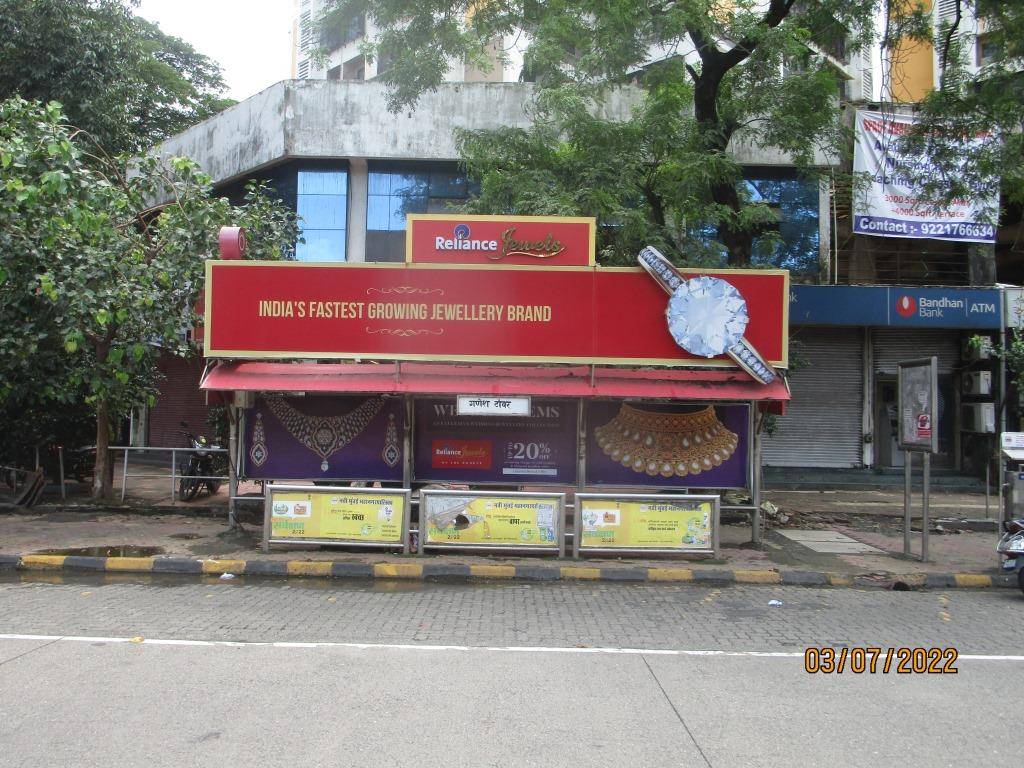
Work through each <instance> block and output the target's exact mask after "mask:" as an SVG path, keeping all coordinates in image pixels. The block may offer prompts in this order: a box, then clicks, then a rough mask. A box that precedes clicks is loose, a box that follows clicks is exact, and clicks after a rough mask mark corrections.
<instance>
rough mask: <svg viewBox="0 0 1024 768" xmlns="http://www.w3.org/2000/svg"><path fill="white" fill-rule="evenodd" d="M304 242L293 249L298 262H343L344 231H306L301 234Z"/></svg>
mask: <svg viewBox="0 0 1024 768" xmlns="http://www.w3.org/2000/svg"><path fill="white" fill-rule="evenodd" d="M302 237H303V239H304V240H305V242H304V243H299V244H298V245H297V246H296V247H295V258H296V259H298V260H299V261H344V260H345V230H343V229H308V230H305V231H304V232H303V233H302Z"/></svg>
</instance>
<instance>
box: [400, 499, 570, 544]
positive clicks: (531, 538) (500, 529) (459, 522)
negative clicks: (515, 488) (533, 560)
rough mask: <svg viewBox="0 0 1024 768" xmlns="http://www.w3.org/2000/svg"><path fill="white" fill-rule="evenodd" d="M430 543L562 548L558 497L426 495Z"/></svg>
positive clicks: (424, 516)
mask: <svg viewBox="0 0 1024 768" xmlns="http://www.w3.org/2000/svg"><path fill="white" fill-rule="evenodd" d="M420 503H421V519H422V520H423V521H425V530H426V540H425V541H426V543H427V544H453V545H457V544H465V545H470V546H478V545H484V546H488V545H489V546H501V547H516V546H519V547H522V546H529V547H551V548H552V549H556V548H558V531H559V525H558V518H559V515H560V514H561V505H560V503H559V499H558V497H543V496H539V497H533V496H477V495H470V494H466V495H462V494H458V495H452V496H449V495H432V494H429V493H426V494H423V496H422V499H421V502H420Z"/></svg>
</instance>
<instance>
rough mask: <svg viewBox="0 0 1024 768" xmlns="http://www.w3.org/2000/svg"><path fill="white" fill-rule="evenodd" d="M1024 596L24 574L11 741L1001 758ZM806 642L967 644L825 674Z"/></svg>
mask: <svg viewBox="0 0 1024 768" xmlns="http://www.w3.org/2000/svg"><path fill="white" fill-rule="evenodd" d="M50 582H56V583H50ZM772 600H778V601H781V603H782V605H779V606H772V605H769V601H772ZM1022 612H1024V597H1022V596H1021V595H1020V593H1018V592H1015V591H1012V590H986V591H978V592H975V591H965V590H948V591H927V592H913V591H912V592H886V591H880V590H859V589H814V588H806V587H786V586H779V585H773V586H739V585H737V586H726V587H721V588H713V587H698V586H693V585H688V586H683V585H658V584H623V585H619V584H604V583H594V584H584V583H546V584H543V583H542V584H525V583H494V584H472V583H471V584H430V583H428V584H423V583H417V582H373V583H366V584H359V583H353V582H337V581H323V582H320V581H316V580H301V581H258V580H253V579H250V580H244V579H236V580H233V581H228V582H218V581H213V580H211V581H209V582H208V583H200V582H197V581H195V580H189V581H186V580H177V579H176V578H174V577H167V578H162V577H149V578H144V577H122V578H121V579H116V580H112V579H111V578H109V577H99V576H97V577H92V578H83V579H73V580H68V579H67V577H63V578H62V577H60V576H56V575H46V574H41V575H37V576H32V577H19V576H17V575H9V576H5V577H3V579H2V580H0V744H3V748H2V749H0V766H8V765H10V766H14V765H18V766H36V765H39V766H42V765H76V766H92V765H96V766H101V765H102V766H108V765H111V764H118V765H155V766H165V765H166V766H180V765H215V764H225V763H228V762H231V763H232V764H251V763H259V764H260V765H266V766H278V765H281V766H284V765H289V766H293V765H299V764H301V765H331V766H334V765H357V766H378V765H379V766H385V765H386V766H392V767H393V766H400V765H417V766H442V765H444V766H467V767H469V766H473V767H476V766H520V765H524V766H525V765H528V766H534V765H536V766H563V765H564V766H570V765H572V766H577V767H578V766H583V765H585V766H623V765H637V766H734V765H735V766H745V765H750V766H768V765H780V766H793V765H832V766H845V765H851V766H862V765H863V766H874V765H879V766H889V765H892V766H897V765H898V766H916V765H921V766H946V765H948V766H962V765H980V764H983V763H986V764H995V761H1000V760H1001V761H1009V760H1010V759H1011V758H1012V757H1014V756H1015V755H1016V746H1015V744H1014V742H1013V740H1012V739H1008V738H1007V737H1006V734H1007V733H1011V732H1012V728H1013V725H1014V723H1016V722H1017V721H1018V718H1019V708H1015V707H1014V706H1013V704H1012V702H1014V701H1017V700H1019V687H1020V685H1021V683H1022V682H1024V644H1022V643H1021V640H1020V633H1019V628H1020V626H1021V617H1022ZM808 645H832V646H840V645H849V646H858V645H874V646H882V647H889V646H895V647H899V646H938V647H947V646H954V647H957V648H958V649H959V651H960V653H961V654H962V656H963V658H961V659H960V660H959V662H958V663H957V667H958V669H959V672H958V674H956V675H924V674H914V675H897V674H895V673H894V672H893V673H890V674H882V673H881V672H879V673H878V674H874V675H871V674H860V675H858V674H853V673H851V672H845V673H844V674H841V675H836V674H832V675H822V674H818V675H810V674H807V673H806V672H805V671H804V668H803V650H804V648H805V647H806V646H808ZM979 657H983V658H979Z"/></svg>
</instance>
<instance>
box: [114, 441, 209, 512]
mask: <svg viewBox="0 0 1024 768" xmlns="http://www.w3.org/2000/svg"><path fill="white" fill-rule="evenodd" d="M108 450H111V451H124V462H123V464H122V466H121V501H124V497H125V493H126V492H127V490H128V478H135V479H139V478H156V477H159V478H164V477H168V475H167V474H166V473H164V472H161V473H159V474H151V473H134V474H128V455H129V453H131V452H132V451H140V452H143V451H151V452H153V453H170V454H171V473H170V475H169V477H170V480H171V501H172V502H174V501H177V500H178V481H179V480H182V479H185V478H190V479H193V480H198V481H203V480H217V481H219V482H222V483H226V482H228V476H227V475H226V474H225V475H188V474H179V473H178V466H179V464H178V454H179V453H185V454H193V453H195V452H196V450H197V449H196V448H164V447H159V446H141V445H111V446H110V447H109V449H108ZM201 450H202V451H204V452H205V453H224V454H226V453H227V452H228V449H227V448H214V447H209V448H202V449H201ZM185 464H186V466H187V460H186V462H185Z"/></svg>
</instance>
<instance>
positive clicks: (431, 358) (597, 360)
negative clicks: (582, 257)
mask: <svg viewBox="0 0 1024 768" xmlns="http://www.w3.org/2000/svg"><path fill="white" fill-rule="evenodd" d="M217 266H219V267H243V266H261V267H283V268H288V267H307V268H308V267H317V268H327V269H349V268H358V269H366V268H371V269H384V270H405V269H412V270H417V269H451V270H465V269H475V270H480V269H486V270H520V271H529V272H547V271H550V270H556V271H559V272H641V273H642V272H643V271H644V270H643V268H642V267H601V266H593V267H569V266H550V267H541V268H538V267H535V266H531V265H529V264H495V265H493V266H484V267H481V266H480V265H477V264H408V263H405V262H345V261H324V262H310V261H247V260H244V259H237V260H236V259H232V260H230V261H223V260H220V259H207V260H206V280H205V284H204V307H203V310H204V316H203V357H207V358H209V357H221V358H234V359H237V360H288V359H294V358H311V359H320V360H355V359H358V360H382V361H388V360H409V361H419V362H456V363H565V364H574V365H631V366H636V365H658V366H665V367H668V368H700V369H703V368H736V369H738V368H739V367H738V366H737V365H736V364H735V363H733V362H732V361H731V360H701V359H700V358H687V359H683V360H680V359H679V358H666V359H659V358H645V357H626V358H618V357H539V356H532V355H518V356H511V357H508V356H505V357H503V356H500V355H444V356H443V357H439V356H438V355H423V354H414V353H394V354H387V355H380V354H374V353H357V352H323V351H319V352H313V351H305V350H301V351H294V350H235V349H214V348H213V347H212V345H211V343H210V334H211V329H212V325H211V322H210V320H211V314H210V312H211V309H212V297H213V290H212V287H213V270H214V267H217ZM681 271H683V272H687V273H689V272H692V273H695V274H708V273H713V274H722V273H726V274H728V273H732V274H759V275H772V276H776V277H778V276H781V277H782V278H783V291H784V300H783V302H782V358H783V359H782V360H769V361H768V362H769V363H771V364H772V365H773V366H775V367H776V368H788V367H789V286H790V283H789V270H785V269H703V268H700V269H697V268H694V269H690V268H681Z"/></svg>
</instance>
